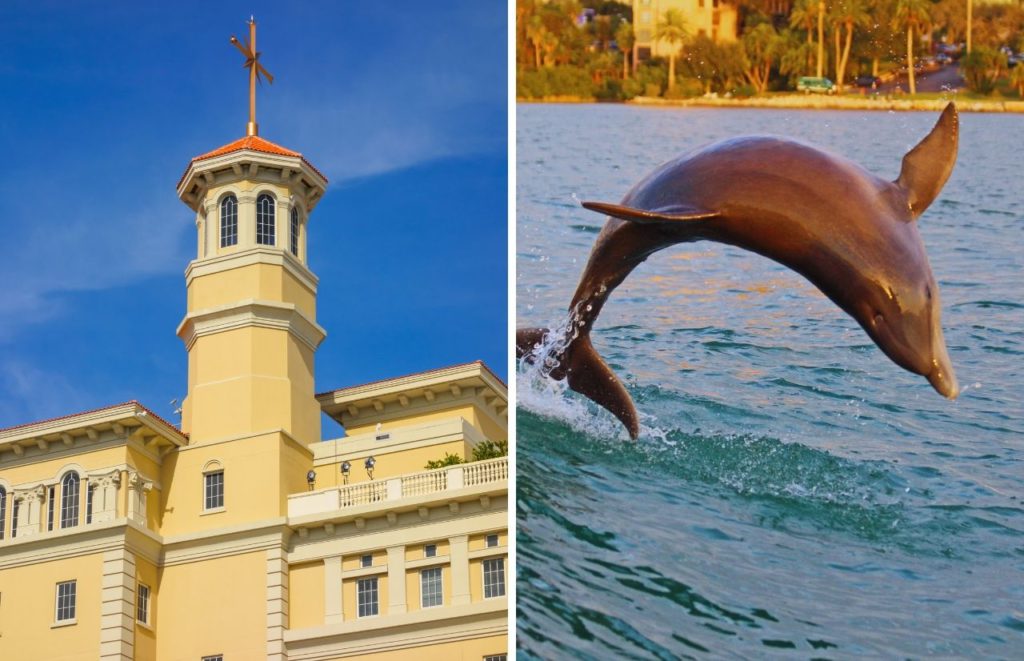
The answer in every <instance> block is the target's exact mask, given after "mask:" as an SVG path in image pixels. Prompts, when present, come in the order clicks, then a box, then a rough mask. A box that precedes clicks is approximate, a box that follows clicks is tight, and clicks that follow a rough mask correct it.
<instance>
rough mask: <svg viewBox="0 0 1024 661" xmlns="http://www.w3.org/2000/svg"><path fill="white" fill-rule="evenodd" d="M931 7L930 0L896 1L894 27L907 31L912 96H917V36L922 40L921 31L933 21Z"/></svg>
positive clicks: (908, 71) (908, 65)
mask: <svg viewBox="0 0 1024 661" xmlns="http://www.w3.org/2000/svg"><path fill="white" fill-rule="evenodd" d="M931 6H932V3H931V1H930V0H896V18H895V23H894V27H899V28H903V29H904V30H906V31H907V81H908V82H909V84H910V93H911V94H917V83H916V82H915V81H914V43H915V42H914V39H915V34H916V35H917V38H918V39H920V38H921V29H922V28H923V26H925V25H926V24H927V23H928V21H929V20H931V17H930V15H929V10H930V9H931Z"/></svg>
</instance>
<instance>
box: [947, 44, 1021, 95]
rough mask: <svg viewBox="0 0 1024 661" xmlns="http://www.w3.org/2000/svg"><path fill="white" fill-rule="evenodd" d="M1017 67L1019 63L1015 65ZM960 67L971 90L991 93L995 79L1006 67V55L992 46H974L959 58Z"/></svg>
mask: <svg viewBox="0 0 1024 661" xmlns="http://www.w3.org/2000/svg"><path fill="white" fill-rule="evenodd" d="M1016 68H1018V69H1020V68H1021V65H1019V64H1018V65H1017V67H1016ZM960 69H961V70H962V71H963V74H964V80H966V81H967V86H968V87H969V88H971V90H972V91H974V92H978V93H979V94H991V93H992V92H993V91H994V90H995V88H996V81H997V80H999V77H1000V76H1001V75H1002V74H1003V71H1004V70H1005V69H1006V55H1004V54H1003V53H1001V52H1000V51H997V50H996V49H994V48H989V47H987V46H975V48H974V50H972V51H971V52H970V53H968V54H967V55H965V56H964V57H963V58H961V60H960Z"/></svg>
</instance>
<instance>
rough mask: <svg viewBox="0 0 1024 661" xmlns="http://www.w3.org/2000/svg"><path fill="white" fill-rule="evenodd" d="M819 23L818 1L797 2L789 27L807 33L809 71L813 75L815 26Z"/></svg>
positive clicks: (791, 13)
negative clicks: (812, 61) (812, 60)
mask: <svg viewBox="0 0 1024 661" xmlns="http://www.w3.org/2000/svg"><path fill="white" fill-rule="evenodd" d="M817 23H818V0H797V2H796V4H794V5H793V11H792V12H790V14H789V26H790V27H792V28H799V29H801V30H804V31H806V32H807V70H806V73H805V75H808V76H809V75H811V57H812V54H813V52H814V26H815V25H817Z"/></svg>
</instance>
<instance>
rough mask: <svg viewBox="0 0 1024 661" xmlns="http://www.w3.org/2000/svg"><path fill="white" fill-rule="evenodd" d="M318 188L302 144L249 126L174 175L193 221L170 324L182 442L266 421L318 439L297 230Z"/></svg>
mask: <svg viewBox="0 0 1024 661" xmlns="http://www.w3.org/2000/svg"><path fill="white" fill-rule="evenodd" d="M326 187H327V180H326V179H325V178H324V176H323V175H322V174H320V172H319V171H317V170H316V168H314V167H313V166H312V165H311V164H310V163H309V162H308V161H306V159H304V158H303V157H302V154H300V153H298V152H294V151H291V150H289V149H285V148H283V147H280V146H278V145H276V144H274V143H272V142H269V141H267V140H264V139H263V138H260V137H259V136H256V135H250V136H246V137H244V138H241V139H239V140H236V141H235V142H232V143H230V144H228V145H225V146H223V147H220V148H219V149H215V150H213V151H211V152H209V153H207V154H203V155H201V156H197V157H196V158H194V159H192V162H191V163H190V164H189V166H188V168H187V170H186V171H185V174H184V176H183V177H182V179H181V181H180V182H179V184H178V196H179V197H180V198H181V200H182V201H183V202H184V203H185V204H187V205H188V206H189V207H190V208H191V209H192V210H193V211H195V212H196V221H195V222H196V230H197V231H196V242H197V253H196V259H195V260H193V261H192V262H191V263H190V264H189V265H188V268H187V270H186V271H185V282H186V287H187V292H188V298H187V313H186V315H185V319H184V320H183V321H182V322H181V325H180V326H179V328H178V335H179V337H181V339H182V340H183V341H184V342H185V347H186V349H187V350H188V354H189V359H188V396H187V398H186V399H185V402H184V404H183V406H182V421H181V423H182V424H181V427H182V431H184V432H186V433H188V434H189V435H190V438H191V443H190V444H193V445H194V444H197V443H204V442H208V441H215V440H221V439H225V438H229V437H236V436H239V435H244V434H253V433H259V432H263V431H267V430H271V429H281V430H284V431H285V432H286V433H288V434H290V435H291V436H292V437H293V438H295V439H296V440H298V441H299V442H301V443H304V444H308V443H313V442H316V441H319V440H320V409H319V405H318V404H317V402H316V400H315V399H314V397H313V395H314V392H313V391H314V386H313V354H314V352H315V351H316V349H317V347H318V346H319V344H320V342H321V341H322V340H323V338H324V336H325V332H324V330H323V329H322V328H321V327H320V326H319V325H317V323H316V290H317V278H316V276H315V275H313V273H312V272H311V271H310V270H309V268H308V267H307V261H306V256H307V253H306V239H307V231H306V228H307V226H308V222H309V214H310V213H311V212H312V210H313V208H314V207H315V206H316V203H317V202H318V201H319V199H320V197H321V196H322V195H323V194H324V191H325V189H326Z"/></svg>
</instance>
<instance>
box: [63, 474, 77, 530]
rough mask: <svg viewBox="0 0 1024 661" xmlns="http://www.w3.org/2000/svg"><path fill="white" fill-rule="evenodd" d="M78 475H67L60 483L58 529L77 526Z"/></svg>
mask: <svg viewBox="0 0 1024 661" xmlns="http://www.w3.org/2000/svg"><path fill="white" fill-rule="evenodd" d="M79 486H80V481H79V479H78V473H68V474H67V475H65V476H64V479H62V480H61V481H60V527H61V528H73V527H74V526H77V525H78V488H79Z"/></svg>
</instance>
